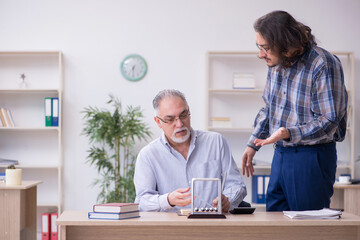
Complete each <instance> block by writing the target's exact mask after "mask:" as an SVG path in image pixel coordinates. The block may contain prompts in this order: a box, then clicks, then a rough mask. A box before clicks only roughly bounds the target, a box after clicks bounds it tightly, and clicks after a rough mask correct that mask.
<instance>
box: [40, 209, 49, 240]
mask: <svg viewBox="0 0 360 240" xmlns="http://www.w3.org/2000/svg"><path fill="white" fill-rule="evenodd" d="M41 239H42V240H50V214H49V213H43V214H41Z"/></svg>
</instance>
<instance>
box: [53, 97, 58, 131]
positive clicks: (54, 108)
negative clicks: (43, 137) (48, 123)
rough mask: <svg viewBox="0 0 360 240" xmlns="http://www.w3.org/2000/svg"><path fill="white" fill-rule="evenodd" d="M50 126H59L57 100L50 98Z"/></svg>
mask: <svg viewBox="0 0 360 240" xmlns="http://www.w3.org/2000/svg"><path fill="white" fill-rule="evenodd" d="M51 100H52V126H53V127H58V126H59V98H52V99H51Z"/></svg>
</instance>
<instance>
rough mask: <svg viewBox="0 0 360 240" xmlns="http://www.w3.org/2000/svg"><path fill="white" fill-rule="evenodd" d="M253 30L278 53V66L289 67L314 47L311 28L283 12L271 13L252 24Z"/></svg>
mask: <svg viewBox="0 0 360 240" xmlns="http://www.w3.org/2000/svg"><path fill="white" fill-rule="evenodd" d="M254 29H255V31H256V32H258V33H260V34H261V36H262V37H263V38H264V39H265V40H266V41H267V43H268V45H269V47H270V49H271V50H272V51H274V52H276V53H278V55H279V58H280V64H281V66H283V67H290V66H291V65H292V64H293V63H294V62H295V61H296V60H298V59H299V58H300V57H301V56H302V55H303V54H304V53H305V52H307V51H308V50H310V49H311V48H312V47H313V46H316V45H317V44H316V41H315V37H314V35H312V34H311V28H310V27H308V26H306V25H304V24H302V23H300V22H298V21H296V20H295V19H294V18H293V17H292V16H291V15H290V14H289V13H287V12H285V11H273V12H270V13H268V14H266V15H264V16H262V17H261V18H259V19H257V20H256V22H255V23H254Z"/></svg>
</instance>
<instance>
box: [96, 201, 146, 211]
mask: <svg viewBox="0 0 360 240" xmlns="http://www.w3.org/2000/svg"><path fill="white" fill-rule="evenodd" d="M93 211H94V212H105V213H123V212H133V211H139V204H138V203H104V204H95V205H94V207H93Z"/></svg>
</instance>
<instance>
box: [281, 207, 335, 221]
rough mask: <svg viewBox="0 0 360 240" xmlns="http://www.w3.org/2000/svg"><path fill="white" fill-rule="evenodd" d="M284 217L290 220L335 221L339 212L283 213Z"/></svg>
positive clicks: (326, 209) (325, 209)
mask: <svg viewBox="0 0 360 240" xmlns="http://www.w3.org/2000/svg"><path fill="white" fill-rule="evenodd" d="M284 215H285V216H287V217H289V218H291V219H337V218H340V215H341V211H339V210H333V209H328V208H323V209H321V210H310V211H284Z"/></svg>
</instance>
